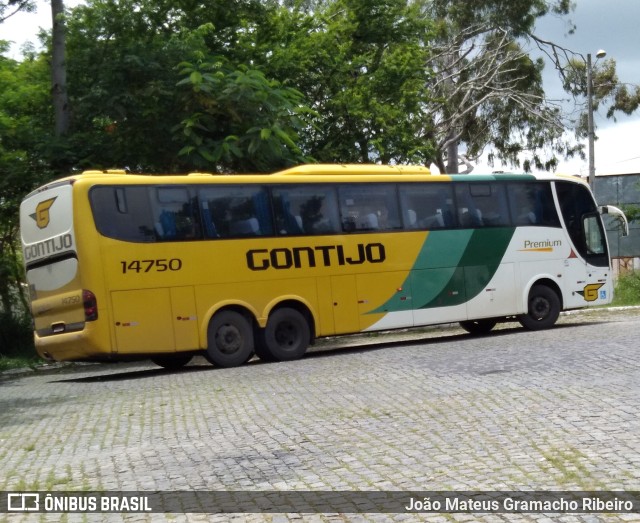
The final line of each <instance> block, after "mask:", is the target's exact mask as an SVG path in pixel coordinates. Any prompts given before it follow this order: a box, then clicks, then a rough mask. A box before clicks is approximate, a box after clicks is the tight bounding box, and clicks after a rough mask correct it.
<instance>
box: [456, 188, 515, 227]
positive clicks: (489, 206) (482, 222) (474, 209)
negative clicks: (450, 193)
mask: <svg viewBox="0 0 640 523" xmlns="http://www.w3.org/2000/svg"><path fill="white" fill-rule="evenodd" d="M464 185H466V184H464ZM464 185H463V186H461V187H460V189H461V190H460V191H459V193H458V194H462V198H459V199H458V205H459V206H461V205H462V206H463V208H464V207H465V206H466V207H467V208H468V211H467V212H468V215H467V216H465V217H464V219H465V220H466V223H467V226H469V227H505V226H509V225H510V224H511V219H510V217H509V206H508V203H507V195H506V189H505V185H504V184H502V183H470V184H468V191H467V190H465V189H466V187H465V186H464ZM463 226H464V225H463Z"/></svg>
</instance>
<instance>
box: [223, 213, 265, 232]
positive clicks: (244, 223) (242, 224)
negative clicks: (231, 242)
mask: <svg viewBox="0 0 640 523" xmlns="http://www.w3.org/2000/svg"><path fill="white" fill-rule="evenodd" d="M229 233H230V234H231V236H259V235H260V224H259V223H258V218H255V217H254V218H248V219H246V220H238V221H235V222H232V223H231V225H230V227H229Z"/></svg>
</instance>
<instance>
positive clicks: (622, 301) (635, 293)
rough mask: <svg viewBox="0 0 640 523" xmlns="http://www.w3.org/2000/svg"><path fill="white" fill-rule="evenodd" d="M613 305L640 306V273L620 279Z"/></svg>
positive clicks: (634, 272)
mask: <svg viewBox="0 0 640 523" xmlns="http://www.w3.org/2000/svg"><path fill="white" fill-rule="evenodd" d="M612 305H640V271H633V272H629V273H627V274H621V275H620V276H619V277H618V282H617V283H616V289H615V293H614V298H613V303H612Z"/></svg>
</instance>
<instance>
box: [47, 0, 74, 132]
mask: <svg viewBox="0 0 640 523" xmlns="http://www.w3.org/2000/svg"><path fill="white" fill-rule="evenodd" d="M64 17H65V14H64V4H63V2H62V0H51V19H52V27H53V28H52V32H51V34H52V44H51V95H52V98H53V108H54V115H55V135H56V136H64V135H66V134H67V133H68V132H69V125H70V116H69V98H68V96H67V69H66V63H65V54H66V51H65V49H66V37H65V20H64Z"/></svg>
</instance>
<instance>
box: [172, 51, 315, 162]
mask: <svg viewBox="0 0 640 523" xmlns="http://www.w3.org/2000/svg"><path fill="white" fill-rule="evenodd" d="M179 67H180V75H181V76H182V77H183V79H182V80H181V81H180V82H178V85H179V86H181V87H184V88H186V89H183V94H182V101H183V104H184V106H185V107H186V113H187V114H188V115H189V116H188V117H187V118H185V119H184V120H183V121H182V122H181V123H180V125H179V126H178V128H177V129H176V130H179V131H180V132H181V134H182V135H183V136H184V137H185V138H186V140H187V145H186V146H185V147H183V148H182V150H181V151H180V154H181V155H183V156H188V157H190V160H191V163H193V164H195V165H196V166H198V167H204V168H205V169H217V170H230V171H232V172H256V171H257V172H269V171H273V170H275V169H279V168H284V167H290V166H292V165H295V164H298V163H303V162H307V161H309V160H310V158H308V157H305V155H304V154H303V153H302V151H301V149H300V147H298V145H297V144H296V142H297V141H298V136H299V132H300V131H301V130H302V129H304V128H305V127H307V126H308V125H309V124H308V121H307V120H308V118H309V116H310V115H312V114H313V112H312V111H311V110H310V109H309V108H307V107H305V106H304V105H303V97H302V94H301V93H300V92H299V91H297V90H295V89H293V88H291V87H283V86H282V85H281V84H280V82H278V81H275V80H269V79H267V78H266V77H265V75H264V74H263V73H262V72H261V71H258V70H256V69H250V68H248V67H246V66H239V67H237V68H234V67H232V66H231V64H230V63H229V62H228V61H227V60H226V59H225V58H224V57H221V56H217V57H211V58H210V60H209V61H206V60H201V61H199V62H197V63H189V62H182V63H181V64H180V66H179Z"/></svg>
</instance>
